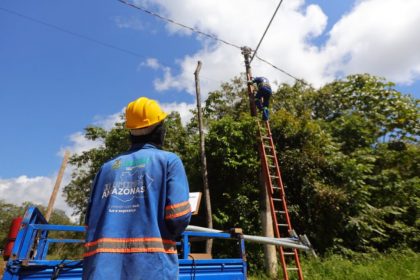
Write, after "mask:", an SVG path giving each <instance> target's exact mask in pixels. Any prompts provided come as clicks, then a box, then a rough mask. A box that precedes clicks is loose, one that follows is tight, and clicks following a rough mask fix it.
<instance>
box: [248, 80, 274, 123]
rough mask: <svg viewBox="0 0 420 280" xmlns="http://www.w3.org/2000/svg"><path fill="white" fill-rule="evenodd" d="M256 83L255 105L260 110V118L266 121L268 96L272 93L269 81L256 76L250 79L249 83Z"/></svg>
mask: <svg viewBox="0 0 420 280" xmlns="http://www.w3.org/2000/svg"><path fill="white" fill-rule="evenodd" d="M254 83H255V84H257V89H258V90H257V93H256V94H255V106H256V107H257V108H258V109H259V110H260V111H261V112H262V120H263V121H268V117H269V110H268V106H269V105H270V98H271V95H272V94H273V91H272V90H271V86H270V82H269V81H268V79H267V78H264V77H256V78H254V79H252V82H251V84H254Z"/></svg>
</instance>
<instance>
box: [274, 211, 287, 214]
mask: <svg viewBox="0 0 420 280" xmlns="http://www.w3.org/2000/svg"><path fill="white" fill-rule="evenodd" d="M274 212H276V213H280V214H286V211H278V210H274Z"/></svg>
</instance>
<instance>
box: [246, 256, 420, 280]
mask: <svg viewBox="0 0 420 280" xmlns="http://www.w3.org/2000/svg"><path fill="white" fill-rule="evenodd" d="M419 264H420V254H416V253H413V252H404V253H391V254H387V255H379V254H378V255H369V256H358V257H356V258H353V259H352V260H349V259H344V258H342V257H340V256H336V255H335V256H331V257H328V258H324V259H318V260H314V259H304V260H303V261H302V267H303V273H304V276H305V279H306V278H307V279H311V280H360V279H363V280H377V279H381V280H399V279H404V280H417V279H420V265H419ZM248 279H250V280H257V279H258V280H268V279H269V278H268V277H266V276H265V275H263V274H262V273H260V274H257V275H251V276H250V277H249V278H248ZM280 279H282V278H280ZM292 279H293V278H292Z"/></svg>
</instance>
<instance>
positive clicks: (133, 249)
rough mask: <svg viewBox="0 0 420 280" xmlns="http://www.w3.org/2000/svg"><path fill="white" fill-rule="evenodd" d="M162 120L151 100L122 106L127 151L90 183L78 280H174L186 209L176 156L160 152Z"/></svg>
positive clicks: (187, 216)
mask: <svg viewBox="0 0 420 280" xmlns="http://www.w3.org/2000/svg"><path fill="white" fill-rule="evenodd" d="M166 117H167V114H166V113H164V112H163V111H162V110H161V108H160V106H159V104H158V103H157V102H156V101H154V100H151V99H148V98H145V97H141V98H139V99H137V100H135V101H133V102H131V103H129V104H128V106H127V108H126V127H127V128H128V129H129V130H130V139H131V143H132V145H131V148H130V150H129V151H127V152H125V153H123V154H121V155H119V156H117V157H116V158H114V159H112V160H110V161H108V162H106V163H105V164H104V165H103V166H102V167H101V168H100V170H99V172H98V173H97V175H96V177H95V179H94V182H93V186H92V191H91V196H90V200H89V204H88V208H87V213H86V227H87V232H86V243H85V253H84V263H83V279H98V280H99V279H101V280H103V279H130V280H142V279H147V280H151V279H159V280H167V279H178V255H177V250H176V242H175V240H176V239H177V238H178V237H179V236H180V234H181V233H182V232H183V231H184V230H185V228H186V227H187V225H188V223H189V221H190V218H191V207H190V204H189V201H188V198H189V189H188V182H187V177H186V174H185V169H184V166H183V164H182V162H181V160H180V158H179V157H178V156H177V155H175V154H174V153H171V152H167V151H163V150H161V146H162V144H163V139H164V135H165V128H164V124H163V122H164V120H165V118H166Z"/></svg>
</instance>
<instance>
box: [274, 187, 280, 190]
mask: <svg viewBox="0 0 420 280" xmlns="http://www.w3.org/2000/svg"><path fill="white" fill-rule="evenodd" d="M273 189H274V190H281V188H279V187H273Z"/></svg>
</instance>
